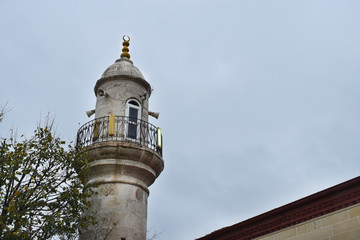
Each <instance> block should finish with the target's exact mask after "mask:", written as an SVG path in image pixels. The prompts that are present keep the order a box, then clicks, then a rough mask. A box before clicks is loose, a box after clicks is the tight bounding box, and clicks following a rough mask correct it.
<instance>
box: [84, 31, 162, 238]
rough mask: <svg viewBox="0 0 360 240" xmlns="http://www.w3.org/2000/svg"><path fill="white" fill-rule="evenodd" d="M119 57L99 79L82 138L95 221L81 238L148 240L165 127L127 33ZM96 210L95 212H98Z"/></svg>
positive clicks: (89, 212)
mask: <svg viewBox="0 0 360 240" xmlns="http://www.w3.org/2000/svg"><path fill="white" fill-rule="evenodd" d="M123 39H124V42H123V50H122V51H123V52H122V54H121V57H120V59H118V60H116V61H115V63H114V64H112V65H111V66H110V67H108V68H107V69H106V70H105V72H104V74H103V75H102V76H101V78H100V79H99V80H98V81H97V82H96V85H95V89H94V90H95V95H96V109H95V110H92V111H89V112H87V113H88V115H91V113H94V112H95V119H94V120H92V121H90V122H88V123H86V124H85V125H83V126H82V127H81V128H80V129H79V131H78V134H77V144H78V145H79V146H82V147H86V148H85V149H86V150H87V152H88V159H89V164H90V178H89V181H88V183H87V184H90V185H91V186H94V189H95V191H96V192H97V195H95V196H94V197H92V198H91V199H90V202H91V209H89V210H88V211H87V212H85V213H84V214H85V215H89V214H93V215H94V216H95V217H96V219H97V224H96V225H95V226H91V227H89V228H88V229H87V230H82V231H81V235H80V239H84V240H88V239H101V240H103V239H105V238H106V239H113V240H115V239H117V240H145V239H146V231H147V226H146V221H147V199H148V196H149V189H148V187H149V186H150V185H151V184H152V183H153V182H154V181H155V179H156V178H157V177H158V176H159V175H160V173H161V172H162V170H163V168H164V160H163V158H162V136H161V131H160V128H157V127H155V126H153V125H152V124H150V123H149V122H148V116H149V115H151V116H155V117H157V116H156V113H152V112H149V110H148V106H149V105H148V104H149V97H150V95H151V86H150V84H149V83H148V82H147V81H146V80H145V79H144V77H143V75H142V74H141V72H140V71H139V69H138V68H137V67H135V66H134V65H133V62H132V61H131V60H130V55H129V53H128V52H129V49H128V46H129V41H130V38H129V37H127V36H124V38H123ZM94 212H95V213H94Z"/></svg>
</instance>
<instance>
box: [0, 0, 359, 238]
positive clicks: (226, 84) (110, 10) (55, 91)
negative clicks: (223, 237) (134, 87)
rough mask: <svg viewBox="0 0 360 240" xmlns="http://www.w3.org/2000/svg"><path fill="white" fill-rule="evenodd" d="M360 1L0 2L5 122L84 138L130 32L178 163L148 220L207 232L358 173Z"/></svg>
mask: <svg viewBox="0 0 360 240" xmlns="http://www.w3.org/2000/svg"><path fill="white" fill-rule="evenodd" d="M359 11H360V1H357V0H353V1H347V0H341V1H340V0H338V1H332V0H323V1H321V0H316V1H315V0H293V1H287V0H282V1H280V0H271V1H269V0H251V1H250V0H248V1H242V0H223V1H205V0H203V1H200V0H199V1H196V0H193V1H188V0H182V1H165V0H152V1H148V0H147V1H141V0H137V1H120V0H105V1H89V0H87V1H84V0H83V1H80V0H79V1H64V0H62V1H60V0H58V1H45V0H43V1H36V0H34V1H18V0H13V1H5V0H0V34H1V35H0V74H1V85H0V105H4V104H5V103H6V102H8V105H7V106H8V108H10V109H11V111H10V112H9V113H8V114H7V115H6V118H5V120H4V122H3V123H2V124H0V134H1V135H0V136H8V134H9V129H10V128H14V129H18V132H19V133H25V135H26V136H31V134H32V132H33V130H34V129H35V127H36V124H37V122H38V121H39V120H40V119H42V118H43V117H44V116H46V114H47V113H48V112H50V113H51V114H52V115H53V116H55V117H56V122H57V132H58V133H59V134H60V135H61V137H62V138H64V139H65V140H67V141H73V140H75V137H76V132H77V130H78V128H79V126H80V125H82V124H84V123H86V122H87V121H89V120H90V119H89V118H87V116H86V114H85V111H87V110H90V109H93V108H94V107H95V95H94V91H93V88H94V85H95V83H96V81H97V80H98V79H99V78H100V77H101V75H102V73H103V72H104V71H105V69H106V68H107V67H108V66H110V65H111V64H112V63H113V62H114V61H115V60H116V59H118V58H119V55H120V53H121V48H122V45H121V44H122V36H123V35H124V34H127V35H129V36H130V37H131V41H130V54H131V60H133V62H134V64H135V65H136V66H137V67H138V68H139V69H140V70H141V72H142V73H143V75H144V76H145V78H146V80H147V81H148V82H149V83H150V84H151V86H152V88H154V89H155V90H154V92H153V94H152V96H151V98H150V110H151V111H154V112H160V118H159V119H158V120H155V119H151V122H152V123H153V124H155V125H156V126H160V127H161V128H162V132H163V135H164V160H165V169H164V171H163V173H162V174H161V175H160V177H159V178H158V179H157V180H156V182H155V183H154V184H153V185H152V186H151V187H150V196H149V206H148V228H152V229H153V230H156V231H157V232H162V233H161V234H160V236H159V239H160V240H169V239H171V240H184V239H189V240H191V239H195V238H198V237H201V236H203V235H206V234H208V233H210V232H212V231H214V230H217V229H219V228H222V227H225V226H228V225H232V224H235V223H237V222H240V221H243V220H246V219H248V218H250V217H253V216H256V215H258V214H261V213H264V212H266V211H269V210H271V209H273V208H276V207H280V206H282V205H284V204H286V203H289V202H291V201H294V200H297V199H300V198H302V197H305V196H308V195H310V194H313V193H316V192H318V191H320V190H323V189H325V188H328V187H331V186H333V185H336V184H338V183H341V182H343V181H346V180H349V179H352V178H354V177H357V176H358V175H359V169H360V161H359V158H360V127H359V123H360V105H359V103H360V67H359V66H360V14H359Z"/></svg>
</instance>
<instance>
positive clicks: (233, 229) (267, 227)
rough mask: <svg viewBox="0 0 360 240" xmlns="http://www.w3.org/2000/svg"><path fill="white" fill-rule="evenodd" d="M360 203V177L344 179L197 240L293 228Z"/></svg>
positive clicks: (240, 239)
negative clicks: (334, 184) (339, 182)
mask: <svg viewBox="0 0 360 240" xmlns="http://www.w3.org/2000/svg"><path fill="white" fill-rule="evenodd" d="M357 203H360V177H356V178H354V179H351V180H349V181H346V182H343V183H341V184H338V185H336V186H333V187H331V188H328V189H325V190H323V191H320V192H318V193H315V194H312V195H310V196H308V197H305V198H302V199H300V200H297V201H295V202H292V203H289V204H286V205H284V206H282V207H279V208H276V209H274V210H271V211H269V212H266V213H263V214H261V215H258V216H256V217H253V218H250V219H248V220H245V221H243V222H240V223H237V224H234V225H232V226H229V227H225V228H222V229H220V230H217V231H214V232H212V233H210V234H208V235H206V236H204V237H201V238H198V239H197V240H215V239H216V240H245V239H253V238H256V237H261V236H264V235H266V234H269V233H272V232H276V231H279V230H282V229H284V228H287V227H291V226H294V225H297V224H300V223H302V222H305V221H308V220H311V219H314V218H317V217H320V216H323V215H325V214H328V213H332V212H335V211H337V210H340V209H343V208H346V207H349V206H352V205H355V204H357Z"/></svg>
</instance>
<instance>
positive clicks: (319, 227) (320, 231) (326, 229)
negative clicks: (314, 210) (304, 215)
mask: <svg viewBox="0 0 360 240" xmlns="http://www.w3.org/2000/svg"><path fill="white" fill-rule="evenodd" d="M285 239H286V240H360V204H357V205H353V206H351V207H348V208H344V209H341V210H339V211H336V212H333V213H330V214H327V215H324V216H322V217H319V218H315V219H312V220H310V221H308V222H305V223H301V224H299V225H295V226H293V227H290V228H287V229H284V230H281V231H278V232H274V233H271V234H269V235H266V236H263V237H260V238H256V239H255V240H285Z"/></svg>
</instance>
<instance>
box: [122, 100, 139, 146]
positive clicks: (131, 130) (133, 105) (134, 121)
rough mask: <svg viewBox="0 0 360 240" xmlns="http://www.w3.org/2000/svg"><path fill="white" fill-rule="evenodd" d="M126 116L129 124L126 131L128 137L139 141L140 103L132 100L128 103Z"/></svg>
mask: <svg viewBox="0 0 360 240" xmlns="http://www.w3.org/2000/svg"><path fill="white" fill-rule="evenodd" d="M126 116H127V117H128V123H127V126H126V130H125V131H126V137H128V138H131V139H139V137H140V134H139V133H140V119H141V105H140V103H139V102H138V101H136V100H133V99H132V100H129V101H128V102H127V103H126Z"/></svg>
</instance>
